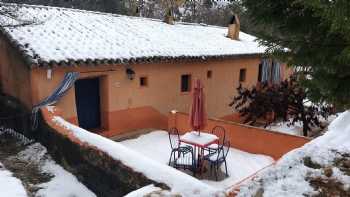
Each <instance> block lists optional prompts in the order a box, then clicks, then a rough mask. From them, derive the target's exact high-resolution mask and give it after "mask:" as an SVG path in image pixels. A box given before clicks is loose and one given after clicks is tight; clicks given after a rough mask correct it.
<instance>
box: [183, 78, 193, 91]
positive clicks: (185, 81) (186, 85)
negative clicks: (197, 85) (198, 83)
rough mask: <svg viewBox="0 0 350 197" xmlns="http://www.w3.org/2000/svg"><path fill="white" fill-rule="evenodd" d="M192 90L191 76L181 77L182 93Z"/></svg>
mask: <svg viewBox="0 0 350 197" xmlns="http://www.w3.org/2000/svg"><path fill="white" fill-rule="evenodd" d="M190 90H191V75H181V92H189V91H190Z"/></svg>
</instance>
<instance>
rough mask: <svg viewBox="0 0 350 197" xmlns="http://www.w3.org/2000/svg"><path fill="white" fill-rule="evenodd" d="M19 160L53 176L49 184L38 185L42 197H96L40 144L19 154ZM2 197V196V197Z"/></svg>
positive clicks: (39, 194) (29, 147)
mask: <svg viewBox="0 0 350 197" xmlns="http://www.w3.org/2000/svg"><path fill="white" fill-rule="evenodd" d="M17 156H18V158H19V159H21V160H26V161H29V162H33V163H37V164H39V166H40V169H41V171H42V172H44V173H48V174H51V175H53V178H52V179H51V180H50V181H49V182H47V183H42V184H40V185H38V186H39V187H41V188H42V189H40V190H39V191H38V192H37V194H36V195H37V196H40V197H70V196H83V197H96V195H95V194H94V193H92V192H91V191H90V190H89V189H88V188H86V187H85V186H84V185H83V184H81V183H80V182H79V181H78V179H77V178H76V177H75V176H74V175H72V174H71V173H69V172H68V171H66V170H64V169H63V168H62V167H61V166H59V165H57V164H56V163H55V161H53V160H52V159H51V157H50V156H49V155H48V154H47V150H46V148H45V147H43V146H42V145H41V144H39V143H35V144H33V145H30V146H28V147H27V148H26V149H25V150H23V151H22V152H20V153H18V155H17ZM0 193H1V192H0ZM0 196H1V195H0Z"/></svg>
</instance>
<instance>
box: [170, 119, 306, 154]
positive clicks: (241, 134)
mask: <svg viewBox="0 0 350 197" xmlns="http://www.w3.org/2000/svg"><path fill="white" fill-rule="evenodd" d="M168 125H169V128H170V127H176V128H178V129H179V131H181V132H182V133H183V132H187V131H190V130H191V128H190V126H189V123H188V115H187V114H185V113H180V112H178V113H176V114H170V115H169V124H168ZM215 126H222V127H224V128H225V130H226V135H227V136H226V139H227V140H229V141H230V143H231V146H232V147H234V148H237V149H240V150H243V151H246V152H250V153H255V154H264V155H269V156H271V157H273V158H274V159H275V160H278V159H279V158H280V157H281V156H283V155H284V154H286V153H287V152H289V151H291V150H293V149H295V148H298V147H301V146H302V145H304V144H305V143H307V142H309V141H310V139H308V138H304V137H299V136H294V135H288V134H284V133H278V132H273V131H267V130H265V129H262V128H257V127H251V126H247V125H243V124H239V123H234V122H229V121H223V120H216V119H209V120H208V124H207V127H206V128H205V129H203V131H204V132H210V131H211V130H212V128H213V127H215Z"/></svg>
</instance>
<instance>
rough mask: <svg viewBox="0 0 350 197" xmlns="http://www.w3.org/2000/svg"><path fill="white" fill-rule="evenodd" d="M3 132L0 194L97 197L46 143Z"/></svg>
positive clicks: (12, 195) (7, 196)
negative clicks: (61, 164)
mask: <svg viewBox="0 0 350 197" xmlns="http://www.w3.org/2000/svg"><path fill="white" fill-rule="evenodd" d="M0 133H1V134H0V138H1V140H2V141H1V143H3V144H2V145H1V146H0V148H1V149H0V153H1V154H2V157H1V158H2V159H3V160H2V161H3V164H2V163H0V197H27V196H35V197H96V195H95V194H94V193H92V192H91V191H90V190H89V189H88V188H87V187H85V186H84V185H83V184H82V183H80V182H79V181H78V180H77V178H76V177H75V176H74V175H72V174H71V173H69V172H68V171H66V170H64V169H63V168H62V167H61V166H59V165H58V164H56V163H55V161H54V160H53V159H52V158H51V156H50V155H49V154H48V153H47V150H46V148H45V147H44V146H42V145H41V144H39V143H34V144H31V145H27V144H26V143H24V142H23V139H21V138H19V139H17V138H18V137H19V136H22V135H20V134H18V133H15V132H13V131H11V133H12V134H15V136H17V137H14V136H12V135H7V134H4V132H0ZM22 137H23V136H22ZM4 155H7V156H5V157H4ZM5 166H7V167H8V168H7V169H6V168H5ZM33 166H35V167H33ZM11 169H12V170H13V172H14V173H11V172H10V171H12V170H11ZM14 176H16V177H17V178H15V177H14ZM43 177H45V178H43ZM34 180H35V181H34Z"/></svg>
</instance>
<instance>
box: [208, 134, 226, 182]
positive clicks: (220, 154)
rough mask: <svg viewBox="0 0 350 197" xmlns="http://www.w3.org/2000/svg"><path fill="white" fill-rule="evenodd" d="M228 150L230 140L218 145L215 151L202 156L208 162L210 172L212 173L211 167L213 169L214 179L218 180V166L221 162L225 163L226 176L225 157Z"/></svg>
mask: <svg viewBox="0 0 350 197" xmlns="http://www.w3.org/2000/svg"><path fill="white" fill-rule="evenodd" d="M229 150H230V142H229V141H226V142H224V143H223V144H222V145H221V146H220V147H219V149H218V150H217V151H216V152H214V153H211V154H208V155H206V156H205V157H204V160H206V161H208V162H209V165H210V174H212V171H213V168H214V169H215V178H216V181H217V180H218V171H219V167H220V166H221V165H222V164H225V172H226V176H228V172H227V163H226V157H227V154H228V152H229Z"/></svg>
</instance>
